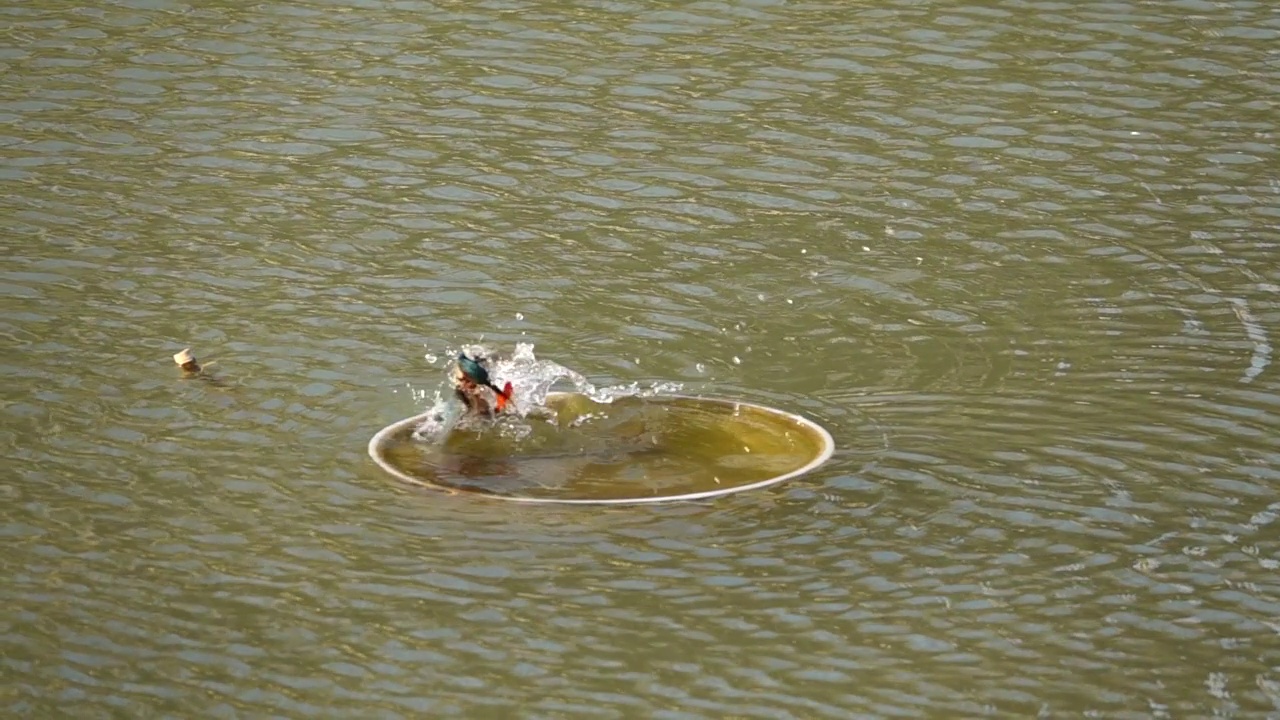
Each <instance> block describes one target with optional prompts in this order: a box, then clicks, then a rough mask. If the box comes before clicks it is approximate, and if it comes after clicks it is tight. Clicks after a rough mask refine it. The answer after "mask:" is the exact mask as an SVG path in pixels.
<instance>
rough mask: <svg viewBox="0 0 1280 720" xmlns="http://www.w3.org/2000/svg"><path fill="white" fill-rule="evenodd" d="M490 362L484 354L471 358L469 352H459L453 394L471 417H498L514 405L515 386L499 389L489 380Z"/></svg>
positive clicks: (507, 385)
mask: <svg viewBox="0 0 1280 720" xmlns="http://www.w3.org/2000/svg"><path fill="white" fill-rule="evenodd" d="M490 359H491V358H490V357H488V356H484V355H479V356H477V357H471V356H469V355H467V353H466V352H465V351H463V352H460V353H458V361H457V363H456V364H455V365H454V368H453V391H454V394H456V395H457V396H458V400H460V401H462V404H463V406H464V407H466V409H467V414H469V415H484V416H488V417H494V416H496V415H497V414H498V413H500V412H502V411H503V410H505V409H506V407H507V404H508V403H510V402H511V397H512V393H513V390H512V387H511V383H510V382H508V383H507V384H506V385H505V386H504V387H503V388H502V389H498V386H497V385H495V384H494V383H493V380H492V379H491V378H490V377H489V367H488V365H489V361H490Z"/></svg>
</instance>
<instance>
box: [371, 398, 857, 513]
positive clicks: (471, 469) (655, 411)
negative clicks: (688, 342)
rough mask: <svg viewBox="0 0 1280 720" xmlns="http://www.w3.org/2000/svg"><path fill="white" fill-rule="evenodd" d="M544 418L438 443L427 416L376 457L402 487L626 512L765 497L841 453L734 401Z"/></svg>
mask: <svg viewBox="0 0 1280 720" xmlns="http://www.w3.org/2000/svg"><path fill="white" fill-rule="evenodd" d="M537 409H538V410H539V411H540V412H538V413H536V414H531V415H530V416H528V417H520V416H519V415H516V414H507V415H503V416H500V417H498V418H497V419H496V420H487V419H482V421H481V424H479V425H478V426H477V425H470V426H468V425H463V426H460V427H455V428H453V430H452V431H451V432H448V433H447V434H445V435H443V437H440V436H436V437H433V438H430V439H424V438H423V437H422V432H421V430H420V428H421V427H422V422H423V420H422V416H415V417H411V418H406V419H405V420H404V421H402V422H399V423H395V424H393V425H390V426H388V427H387V429H386V430H382V431H379V432H378V434H377V435H376V436H375V437H374V438H373V439H372V440H370V443H369V454H370V456H371V457H373V458H374V459H375V460H376V461H377V462H378V463H379V464H380V465H382V466H384V469H386V470H387V472H388V474H390V475H392V476H393V477H396V478H398V479H400V480H403V481H404V482H407V483H410V484H413V485H420V486H423V487H428V488H432V489H436V490H445V491H453V490H461V491H468V492H478V493H487V494H489V495H494V496H502V497H507V498H512V499H520V500H522V501H524V500H528V501H549V500H556V501H557V502H560V501H567V502H569V503H578V504H589V503H590V502H591V501H605V502H607V503H608V504H622V502H621V501H624V500H634V501H639V502H645V501H658V500H662V499H664V498H668V499H673V500H674V499H675V498H683V499H684V500H709V499H711V498H712V497H717V496H721V495H726V494H729V493H732V492H735V491H737V492H746V491H747V490H760V489H763V488H765V487H768V486H769V485H773V484H777V483H781V482H785V481H786V480H788V479H791V478H793V477H798V476H799V475H802V474H805V473H806V472H811V471H813V470H815V469H817V468H818V467H820V466H821V465H822V464H824V463H825V462H826V461H827V459H829V458H830V456H831V454H832V453H833V452H834V450H835V447H834V442H833V440H832V438H830V437H829V436H827V435H825V434H824V433H823V431H822V430H821V429H820V428H816V427H814V426H813V425H812V424H811V423H807V422H805V421H804V419H803V418H799V417H797V416H795V415H790V414H787V413H780V412H777V411H776V410H770V409H768V408H764V407H761V406H757V405H749V404H743V403H741V402H739V401H737V400H724V399H716V398H705V397H698V398H695V397H681V396H672V395H658V396H656V397H646V398H642V397H636V396H631V397H624V398H621V399H618V400H616V401H614V402H612V403H603V402H596V401H594V400H592V399H591V398H590V397H588V396H587V395H583V394H577V393H561V394H559V395H556V396H551V397H548V398H547V399H546V403H545V406H543V407H539V408H537ZM435 416H436V411H435V410H429V411H428V412H427V417H428V418H431V419H432V420H434V418H435ZM432 427H437V426H435V425H432ZM602 504H603V503H602Z"/></svg>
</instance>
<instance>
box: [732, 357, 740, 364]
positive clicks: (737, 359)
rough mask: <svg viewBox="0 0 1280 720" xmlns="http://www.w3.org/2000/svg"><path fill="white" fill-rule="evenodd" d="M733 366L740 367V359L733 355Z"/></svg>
mask: <svg viewBox="0 0 1280 720" xmlns="http://www.w3.org/2000/svg"><path fill="white" fill-rule="evenodd" d="M733 364H734V365H741V364H742V358H740V357H738V356H737V355H734V356H733Z"/></svg>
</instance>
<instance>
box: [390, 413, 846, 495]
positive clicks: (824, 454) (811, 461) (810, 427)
mask: <svg viewBox="0 0 1280 720" xmlns="http://www.w3.org/2000/svg"><path fill="white" fill-rule="evenodd" d="M574 397H581V398H585V396H581V395H579V394H577V393H563V392H553V393H550V394H548V396H547V401H548V404H551V403H554V402H564V401H568V400H570V399H572V398H574ZM664 400H669V401H675V402H678V403H694V404H697V405H707V406H719V407H721V408H724V407H728V408H731V409H732V410H733V411H734V417H736V416H737V413H738V412H739V411H740V410H743V409H746V410H750V411H752V412H753V413H756V414H759V415H761V416H765V417H767V418H768V419H769V421H770V422H772V423H775V424H776V425H777V426H778V427H777V429H778V430H780V431H787V430H797V429H798V430H800V431H801V432H802V433H804V435H805V436H807V437H806V439H807V440H808V441H810V443H811V445H812V446H813V448H814V452H812V453H809V454H806V457H807V458H808V459H807V461H806V462H804V463H803V464H801V465H799V466H796V467H793V468H790V469H787V470H786V472H781V473H779V474H777V475H774V476H772V477H767V478H765V479H762V480H753V481H751V482H745V483H743V484H739V485H730V486H728V487H717V488H713V489H709V490H699V491H696V492H679V493H672V494H664V495H644V496H638V497H608V498H592V497H538V496H529V495H507V494H501V493H490V492H486V491H483V490H476V489H469V488H465V487H456V486H452V485H448V484H443V483H438V482H433V481H432V480H430V479H427V478H424V477H419V476H415V475H413V474H410V473H408V472H406V471H405V470H404V469H402V468H401V467H398V466H397V465H396V464H395V463H393V462H392V461H391V460H390V459H389V458H388V452H387V450H388V448H389V447H391V446H392V445H393V444H394V443H396V442H400V441H403V440H404V439H405V438H407V437H408V436H409V435H410V434H411V433H412V432H413V430H414V429H415V428H416V427H417V426H418V425H419V424H420V423H421V422H422V421H423V420H424V419H426V418H427V416H428V414H427V413H424V414H422V415H415V416H413V417H410V418H405V419H404V420H400V421H398V422H395V423H392V424H391V425H388V426H387V427H385V428H383V429H382V430H379V431H378V433H377V434H375V435H374V436H373V437H372V438H371V439H370V440H369V457H371V458H373V461H374V462H375V463H377V465H378V467H380V468H382V469H383V470H385V471H386V472H387V473H389V474H390V475H392V476H393V477H395V478H397V479H399V480H401V481H404V482H406V483H409V484H412V485H418V486H421V487H428V488H433V489H438V490H445V491H449V492H467V493H471V494H477V495H485V496H487V497H491V498H493V499H495V500H506V501H509V502H519V503H532V504H543V505H635V504H641V503H660V502H678V501H684V500H706V499H709V498H715V497H720V496H722V495H729V494H732V493H739V492H744V491H747V490H758V489H760V488H765V487H769V486H771V485H777V484H779V483H781V482H784V481H786V480H790V479H792V478H795V477H799V476H800V475H803V474H805V473H807V472H810V471H812V470H814V469H815V468H817V467H818V466H820V465H822V464H823V463H825V462H826V461H827V460H828V459H830V458H831V455H832V453H833V451H834V450H835V442H834V441H833V440H832V438H831V434H830V433H828V432H827V431H826V429H824V428H823V427H822V426H820V425H818V424H817V423H815V422H813V421H812V420H809V419H808V418H805V417H802V416H800V415H796V414H794V413H789V412H784V411H782V410H777V409H775V408H771V407H767V406H764V405H757V404H755V403H749V402H742V401H739V400H728V399H722V398H709V397H698V396H691V395H660V396H656V397H652V398H647V399H645V400H644V402H648V403H656V404H662V403H663V401H664ZM606 407H607V406H606ZM722 412H723V411H722ZM746 452H748V453H749V452H750V450H746ZM744 457H748V458H750V457H755V456H751V455H746V456H744ZM760 459H761V460H763V459H764V458H760ZM717 482H718V480H717Z"/></svg>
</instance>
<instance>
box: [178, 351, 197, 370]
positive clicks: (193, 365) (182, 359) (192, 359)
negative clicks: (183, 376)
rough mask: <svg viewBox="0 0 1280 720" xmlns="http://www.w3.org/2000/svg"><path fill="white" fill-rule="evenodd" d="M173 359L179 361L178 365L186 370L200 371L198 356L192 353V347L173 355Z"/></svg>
mask: <svg viewBox="0 0 1280 720" xmlns="http://www.w3.org/2000/svg"><path fill="white" fill-rule="evenodd" d="M173 361H174V362H176V363H178V367H180V368H182V369H183V371H184V372H189V373H198V372H200V363H198V362H196V356H195V355H192V354H191V348H183V350H182V352H180V353H177V354H175V355H174V356H173Z"/></svg>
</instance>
